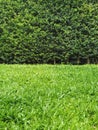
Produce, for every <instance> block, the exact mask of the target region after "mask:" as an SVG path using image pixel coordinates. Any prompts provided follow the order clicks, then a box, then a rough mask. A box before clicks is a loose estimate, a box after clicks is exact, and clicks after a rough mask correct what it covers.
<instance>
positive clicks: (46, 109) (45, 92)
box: [0, 65, 98, 130]
mask: <svg viewBox="0 0 98 130" xmlns="http://www.w3.org/2000/svg"><path fill="white" fill-rule="evenodd" d="M0 130H98V65H83V66H72V65H0Z"/></svg>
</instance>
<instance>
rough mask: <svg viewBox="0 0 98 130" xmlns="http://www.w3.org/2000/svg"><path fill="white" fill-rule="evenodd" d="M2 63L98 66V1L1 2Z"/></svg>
mask: <svg viewBox="0 0 98 130" xmlns="http://www.w3.org/2000/svg"><path fill="white" fill-rule="evenodd" d="M0 63H11V64H13V63H15V64H16V63H27V64H35V63H51V64H56V63H72V64H84V63H98V1H97V0H15V1H14V0H0Z"/></svg>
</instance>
